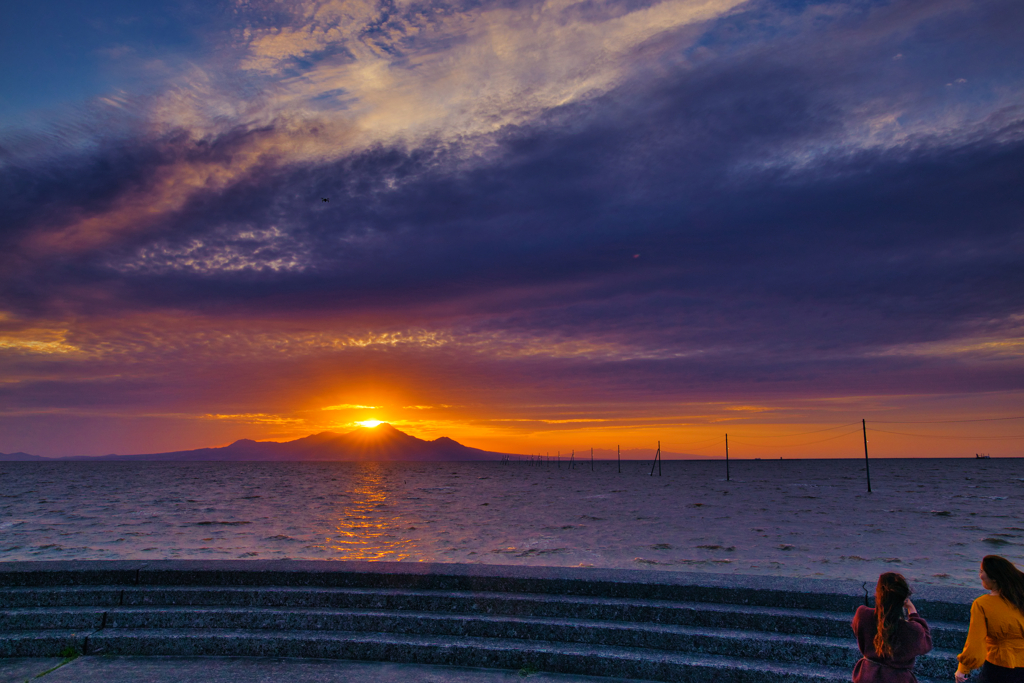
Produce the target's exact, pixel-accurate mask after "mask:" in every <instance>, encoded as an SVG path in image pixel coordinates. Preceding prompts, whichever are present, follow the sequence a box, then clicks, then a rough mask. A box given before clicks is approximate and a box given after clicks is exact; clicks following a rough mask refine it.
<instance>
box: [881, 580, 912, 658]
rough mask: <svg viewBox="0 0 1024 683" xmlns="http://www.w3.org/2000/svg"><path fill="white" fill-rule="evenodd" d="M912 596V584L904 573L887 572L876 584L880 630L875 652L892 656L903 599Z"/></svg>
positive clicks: (883, 655)
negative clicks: (904, 576) (910, 584)
mask: <svg viewBox="0 0 1024 683" xmlns="http://www.w3.org/2000/svg"><path fill="white" fill-rule="evenodd" d="M909 597H910V586H908V585H907V580H906V579H905V578H903V575H902V574H897V573H896V572H885V573H884V574H882V575H881V576H879V577H878V585H877V586H875V616H876V618H877V619H878V632H877V633H876V634H875V641H874V645H875V652H877V653H878V656H879V657H892V656H893V647H894V646H895V645H896V634H897V631H898V629H899V625H900V619H902V618H903V601H904V600H906V599H907V598H909Z"/></svg>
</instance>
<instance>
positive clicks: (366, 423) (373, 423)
mask: <svg viewBox="0 0 1024 683" xmlns="http://www.w3.org/2000/svg"><path fill="white" fill-rule="evenodd" d="M356 424H357V425H359V426H360V427H368V428H370V429H373V428H374V427H376V426H377V425H379V424H384V423H383V422H381V421H380V420H362V421H360V422H356Z"/></svg>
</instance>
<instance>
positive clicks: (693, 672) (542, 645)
mask: <svg viewBox="0 0 1024 683" xmlns="http://www.w3.org/2000/svg"><path fill="white" fill-rule="evenodd" d="M88 647H89V650H88V651H89V654H109V655H170V654H174V655H179V656H180V655H186V656H187V655H192V656H195V655H231V656H275V657H316V658H338V659H351V660H383V661H402V662H409V663H419V664H442V665H447V666H483V667H492V668H503V669H519V668H523V667H530V668H533V669H536V670H543V671H551V672H556V673H572V674H583V675H596V676H612V677H620V678H639V679H647V680H655V681H680V682H683V681H708V680H714V681H716V682H717V681H722V682H723V683H726V682H736V683H740V682H743V683H747V682H749V683H754V682H755V681H756V682H759V683H761V682H763V683H783V682H785V683H789V682H793V683H796V682H797V681H811V680H813V681H823V682H824V681H830V682H831V681H836V682H838V681H844V682H845V681H849V676H850V668H849V667H833V666H821V665H817V666H815V665H808V664H805V663H799V664H797V663H787V664H781V663H773V662H766V661H763V660H755V659H746V658H740V657H725V656H716V655H706V654H684V653H674V652H657V653H652V652H651V651H649V650H645V649H639V648H626V647H613V646H602V645H593V644H578V643H561V642H545V641H527V642H524V641H518V640H508V639H500V638H473V637H451V636H420V635H407V634H393V633H385V634H381V633H376V634H366V633H352V632H343V631H288V632H282V631H269V632H261V631H257V632H254V631H248V630H219V629H218V630H213V631H211V630H210V629H141V630H130V629H123V630H122V629H106V630H104V631H101V632H98V633H95V634H93V635H92V636H91V637H90V638H89V640H88Z"/></svg>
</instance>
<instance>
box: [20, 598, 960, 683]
mask: <svg viewBox="0 0 1024 683" xmlns="http://www.w3.org/2000/svg"><path fill="white" fill-rule="evenodd" d="M55 612H56V614H55ZM55 616H56V617H60V618H59V619H56V622H57V623H59V624H61V625H62V626H67V625H68V624H69V622H70V621H71V619H70V617H71V616H74V617H76V618H77V619H79V620H80V621H79V623H86V622H83V621H82V620H83V619H85V618H88V622H87V623H86V627H88V626H89V625H91V626H93V627H94V628H96V629H101V628H103V627H105V628H103V630H97V631H96V633H95V635H97V636H98V635H109V634H112V633H117V632H119V631H120V630H128V631H133V632H142V631H143V630H146V629H151V630H160V631H180V630H188V631H191V632H196V633H201V632H204V631H205V632H207V633H209V634H210V635H211V637H212V636H213V635H215V634H216V633H217V632H221V631H225V630H234V631H242V630H245V631H249V632H253V633H258V632H265V631H275V632H292V631H297V632H314V631H327V632H358V633H381V634H402V635H417V636H432V637H471V638H487V639H495V640H506V641H509V642H515V641H546V642H562V643H576V644H590V645H601V646H613V647H627V648H640V649H647V650H651V651H655V650H657V651H664V652H687V653H703V654H711V655H722V656H734V657H743V658H752V659H760V660H765V661H773V662H798V663H809V664H820V665H828V666H839V667H847V668H849V667H852V666H853V664H854V663H855V662H856V661H857V659H859V657H860V655H859V653H858V651H857V650H856V648H855V647H854V643H853V640H852V638H845V639H840V638H829V637H822V636H807V635H793V634H778V633H765V632H761V631H742V630H735V629H725V628H712V627H704V626H702V627H690V626H678V625H665V624H646V623H637V622H633V623H630V622H612V621H596V620H582V619H557V618H550V617H534V618H524V617H506V616H479V615H472V616H471V615H455V614H435V613H416V612H404V613H398V612H385V611H377V612H375V611H362V610H322V609H318V610H307V609H296V608H288V609H280V608H215V607H202V608H195V607H170V608H114V609H111V610H109V611H97V610H87V609H82V608H76V609H74V610H69V611H67V612H65V613H60V612H59V611H56V610H54V609H53V608H44V609H37V610H31V609H26V610H11V611H8V612H7V619H6V621H5V622H4V623H6V624H8V626H9V627H12V628H7V629H4V630H25V631H31V632H35V633H39V632H40V630H39V629H40V628H41V627H43V626H44V625H45V624H47V623H51V622H48V621H47V620H51V619H54V617H55ZM64 630H67V629H64ZM19 652H20V651H19ZM45 654H53V652H52V651H51V652H45V651H43V652H40V653H39V655H40V656H41V655H45ZM955 666H956V665H955V654H954V653H953V652H952V651H948V650H936V651H933V653H930V654H929V655H927V656H926V657H922V658H920V659H919V667H920V669H921V671H922V673H924V674H926V675H935V676H946V675H952V671H953V670H954V669H955Z"/></svg>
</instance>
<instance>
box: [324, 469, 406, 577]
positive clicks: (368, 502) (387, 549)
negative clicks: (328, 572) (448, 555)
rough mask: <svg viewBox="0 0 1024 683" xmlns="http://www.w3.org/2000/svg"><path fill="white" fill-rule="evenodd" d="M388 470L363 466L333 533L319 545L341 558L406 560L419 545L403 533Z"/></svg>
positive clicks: (341, 509) (333, 555)
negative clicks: (391, 493) (393, 499)
mask: <svg viewBox="0 0 1024 683" xmlns="http://www.w3.org/2000/svg"><path fill="white" fill-rule="evenodd" d="M389 493H390V489H389V486H388V480H387V477H386V469H385V468H383V467H381V466H380V465H379V464H376V463H366V464H363V465H360V466H359V468H358V474H357V477H356V480H355V481H354V482H353V483H352V487H351V488H350V489H349V491H348V494H349V495H348V500H347V501H346V502H345V504H344V505H343V506H342V507H341V508H340V509H339V510H338V512H337V517H336V518H337V520H338V521H337V524H336V526H335V527H334V531H333V533H332V535H331V536H329V537H327V538H325V539H324V543H323V545H321V546H319V547H320V548H323V549H324V550H326V551H328V553H329V554H330V555H331V556H332V557H333V558H334V559H338V560H391V561H399V560H407V559H409V558H410V557H412V556H413V555H415V554H416V550H417V548H416V544H415V543H414V542H413V541H412V540H411V539H409V538H403V535H402V533H401V531H400V530H401V528H402V516H401V514H400V512H399V511H398V510H397V509H396V507H395V506H394V505H393V503H392V502H391V501H389Z"/></svg>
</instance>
